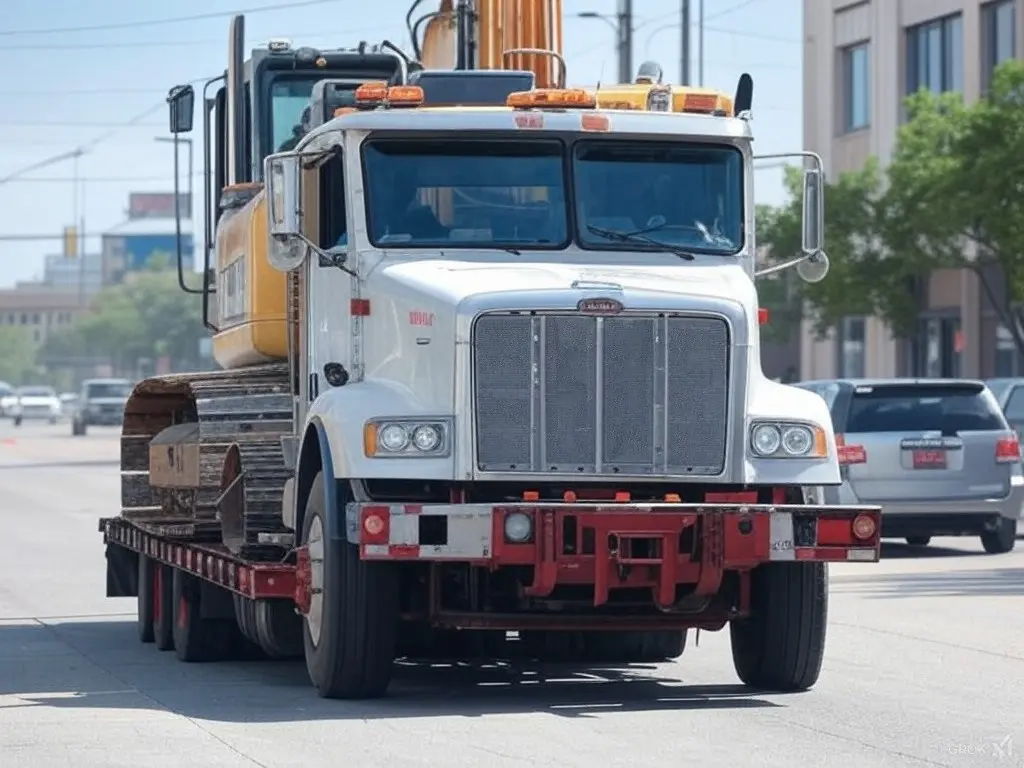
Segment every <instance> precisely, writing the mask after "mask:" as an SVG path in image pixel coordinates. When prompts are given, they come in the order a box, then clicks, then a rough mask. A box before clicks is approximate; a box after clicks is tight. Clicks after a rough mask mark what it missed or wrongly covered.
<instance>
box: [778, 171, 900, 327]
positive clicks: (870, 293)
mask: <svg viewBox="0 0 1024 768" xmlns="http://www.w3.org/2000/svg"><path fill="white" fill-rule="evenodd" d="M881 183H882V177H881V174H880V173H879V171H878V166H877V163H875V162H874V161H872V162H869V163H868V164H866V165H865V166H864V168H862V169H861V170H859V171H856V172H853V173H847V174H843V175H842V176H841V177H840V178H839V179H838V180H837V181H836V182H834V183H830V184H826V185H825V200H826V205H825V252H826V253H827V254H828V256H829V259H830V260H831V269H830V271H829V275H828V278H827V279H825V280H824V281H822V282H820V283H816V284H813V285H806V284H800V283H798V282H797V281H795V280H794V281H790V282H791V294H792V295H791V296H790V306H791V307H795V308H799V306H800V302H801V300H804V301H806V302H807V303H808V304H809V306H810V308H811V311H812V312H813V314H814V320H815V325H816V327H817V329H818V331H819V332H824V331H825V330H826V329H827V328H829V327H830V326H832V325H834V324H835V323H836V322H837V321H838V320H839V319H840V318H842V317H844V316H846V315H850V314H862V313H871V312H876V311H877V312H884V311H886V310H887V309H888V308H890V307H894V306H895V305H896V304H897V301H896V297H895V296H894V295H893V294H894V291H893V289H892V287H891V283H890V281H887V280H881V279H879V276H878V273H879V271H880V270H881V268H882V267H883V266H886V265H883V263H882V262H884V260H885V259H886V256H885V253H884V251H883V250H882V249H881V248H880V247H879V242H880V238H879V231H878V224H879V221H880V214H879V211H880V207H881ZM785 184H786V188H787V190H788V193H789V202H788V203H787V204H785V205H783V206H781V207H779V208H776V209H775V210H773V211H772V212H771V213H769V214H768V215H767V216H762V218H761V219H760V220H759V222H758V238H759V239H760V240H761V242H762V244H763V245H766V246H768V248H769V249H770V251H771V258H772V260H773V261H776V262H782V261H786V260H788V259H792V258H794V257H796V256H799V255H800V253H801V244H802V232H803V225H802V221H803V191H802V187H803V174H802V172H801V171H800V170H799V169H797V168H789V169H787V173H786V179H785ZM773 322H774V321H773Z"/></svg>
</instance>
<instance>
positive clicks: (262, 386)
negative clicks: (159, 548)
mask: <svg viewBox="0 0 1024 768" xmlns="http://www.w3.org/2000/svg"><path fill="white" fill-rule="evenodd" d="M292 421H293V416H292V395H291V389H290V387H289V377H288V365H287V364H286V363H271V364H266V365H257V366H252V367H249V368H240V369H234V370H226V371H223V370H222V371H208V372H202V373H187V374H170V375H167V376H157V377H153V378H151V379H146V380H145V381H142V382H140V383H139V384H137V385H136V387H135V389H134V390H133V391H132V394H131V397H130V398H129V399H128V403H127V404H126V406H125V415H124V423H123V428H122V436H121V515H122V516H123V517H125V518H129V519H131V520H132V521H133V522H134V523H135V524H136V525H138V526H140V527H142V528H144V529H148V530H149V531H151V532H153V533H160V534H163V535H166V536H172V537H174V538H176V539H181V540H188V541H197V542H198V541H204V542H220V543H223V544H225V545H226V546H227V547H228V549H230V550H231V551H232V552H234V553H236V554H242V555H244V556H247V557H256V558H259V559H264V558H275V557H279V556H280V553H281V548H280V547H279V546H273V545H271V546H267V545H265V544H263V543H261V540H260V534H270V535H271V539H272V538H273V535H275V534H282V533H285V532H286V531H285V529H284V527H283V525H282V522H281V513H280V511H281V498H282V494H283V489H284V484H285V481H286V480H287V478H288V477H289V476H290V474H291V473H290V471H289V470H288V469H287V466H286V463H285V458H284V453H283V448H282V445H281V437H283V436H286V435H291V434H293V423H292ZM185 424H188V425H195V428H194V429H193V430H191V431H190V434H191V435H193V437H192V438H191V442H198V446H199V448H198V466H199V473H198V474H199V483H198V485H196V486H195V487H186V488H159V487H154V486H153V485H151V484H150V474H149V470H150V464H149V461H150V456H149V454H150V451H149V449H150V443H151V442H152V441H153V438H155V437H156V436H157V435H159V434H160V432H162V431H163V430H165V429H167V428H168V427H171V426H175V425H185ZM232 446H235V448H234V449H233V450H232V457H231V459H230V460H229V462H228V466H226V465H225V457H226V456H227V454H228V452H229V450H230V449H232ZM235 477H238V478H239V482H238V483H235V485H234V486H232V487H231V488H230V489H229V488H227V486H228V485H231V481H232V480H234V479H235ZM236 489H237V490H238V491H239V492H235V491H236ZM225 491H226V492H225ZM222 497H223V498H222ZM229 499H231V500H234V501H236V502H238V504H240V505H241V506H240V508H239V506H238V504H236V505H235V506H234V507H233V508H232V511H233V513H234V517H232V518H231V519H230V521H227V522H226V524H223V525H222V521H221V516H220V509H221V508H222V507H224V506H225V504H224V502H225V501H227V500H229Z"/></svg>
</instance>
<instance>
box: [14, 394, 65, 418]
mask: <svg viewBox="0 0 1024 768" xmlns="http://www.w3.org/2000/svg"><path fill="white" fill-rule="evenodd" d="M10 414H11V418H12V419H14V426H16V427H20V426H21V422H22V421H24V420H25V419H29V420H33V421H41V420H45V421H48V422H50V423H51V424H56V423H57V419H59V418H60V415H61V413H60V398H58V397H57V393H56V392H54V390H53V387H18V388H17V389H16V390H14V402H13V404H12V405H11V406H10Z"/></svg>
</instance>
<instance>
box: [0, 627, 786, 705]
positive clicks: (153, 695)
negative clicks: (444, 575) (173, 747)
mask: <svg viewBox="0 0 1024 768" xmlns="http://www.w3.org/2000/svg"><path fill="white" fill-rule="evenodd" d="M397 667H398V668H397V669H396V670H395V678H394V681H393V683H392V687H391V693H390V694H389V696H388V697H387V698H386V699H382V700H377V701H348V702H346V701H327V700H324V699H320V698H319V697H318V696H317V695H316V691H315V690H314V689H313V688H312V686H311V685H310V683H309V679H308V677H307V674H306V667H305V664H304V663H303V662H302V661H301V660H300V661H298V662H295V661H288V662H279V661H261V662H220V663H214V664H185V663H182V662H179V661H178V660H177V659H176V658H175V657H174V654H173V652H169V653H160V652H159V651H157V650H156V649H155V648H154V647H153V646H152V645H143V644H141V643H140V642H139V641H138V640H137V635H136V628H135V622H134V620H133V621H131V622H127V621H89V622H67V623H54V624H48V625H42V624H39V623H35V624H18V625H12V624H3V623H0V710H3V709H6V708H10V707H40V706H42V707H59V708H60V707H75V708H82V707H86V708H87V707H97V708H104V709H168V710H171V711H174V712H176V713H179V714H182V715H184V716H186V717H190V718H200V719H205V720H214V721H224V722H247V723H248V722H288V721H301V720H330V719H377V718H385V719H387V718H416V717H438V716H461V717H478V716H482V715H490V714H510V713H528V712H549V713H551V714H557V715H561V716H566V717H584V716H588V715H594V714H597V713H601V712H608V711H611V712H646V711H659V710H662V711H663V710H669V711H679V710H688V709H703V710H706V709H749V708H758V707H779V706H781V705H780V704H775V703H772V702H769V701H766V700H764V699H761V698H758V695H757V694H756V693H755V692H752V691H751V689H749V688H744V687H742V686H740V685H738V684H736V685H732V684H730V685H700V686H696V685H690V686H687V685H685V684H684V682H683V681H680V680H678V679H672V678H668V677H662V676H661V675H660V674H659V672H660V671H662V670H669V669H671V670H676V669H678V668H679V667H675V666H671V665H660V666H632V667H624V668H616V669H605V668H588V669H581V668H579V667H572V668H570V667H566V666H561V665H557V666H555V665H531V664H506V663H500V664H493V663H492V664H483V663H473V664H470V663H466V664H455V665H427V664H406V663H398V664H397ZM4 697H15V698H13V699H8V700H7V701H4Z"/></svg>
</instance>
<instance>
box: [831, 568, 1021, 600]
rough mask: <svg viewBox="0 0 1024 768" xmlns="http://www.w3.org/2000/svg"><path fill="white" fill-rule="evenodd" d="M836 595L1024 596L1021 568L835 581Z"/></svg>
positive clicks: (896, 596)
mask: <svg viewBox="0 0 1024 768" xmlns="http://www.w3.org/2000/svg"><path fill="white" fill-rule="evenodd" d="M831 590H832V592H834V593H835V594H848V595H849V594H855V595H861V596H864V597H895V598H906V597H963V596H971V597H980V596H990V597H999V596H1022V595H1024V568H995V569H992V570H985V571H981V570H977V571H974V570H972V571H952V572H940V573H887V574H885V575H884V576H874V577H856V578H847V577H845V576H844V577H842V578H839V579H834V580H833V581H832V584H831Z"/></svg>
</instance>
